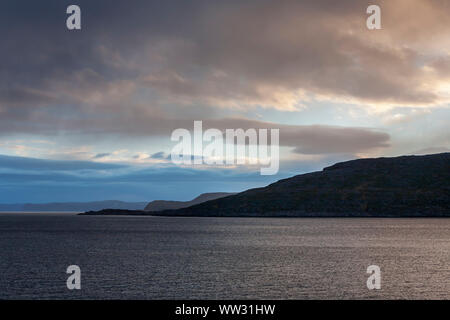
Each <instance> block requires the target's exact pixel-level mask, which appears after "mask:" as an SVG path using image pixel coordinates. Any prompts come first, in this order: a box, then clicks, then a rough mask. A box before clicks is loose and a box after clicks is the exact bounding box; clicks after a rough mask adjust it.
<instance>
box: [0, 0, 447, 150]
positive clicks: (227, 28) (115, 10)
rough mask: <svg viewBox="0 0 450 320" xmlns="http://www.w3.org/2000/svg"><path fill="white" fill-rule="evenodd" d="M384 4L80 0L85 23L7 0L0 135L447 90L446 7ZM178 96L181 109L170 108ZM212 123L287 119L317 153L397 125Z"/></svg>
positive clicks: (411, 100)
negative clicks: (378, 13) (377, 11)
mask: <svg viewBox="0 0 450 320" xmlns="http://www.w3.org/2000/svg"><path fill="white" fill-rule="evenodd" d="M376 3H379V4H380V5H381V7H382V10H383V11H382V13H383V30H380V31H379V32H378V31H377V32H370V31H368V30H366V28H365V19H366V17H367V16H366V14H365V9H366V6H367V4H366V3H359V2H358V3H355V1H350V0H348V1H347V0H342V1H331V0H330V1H283V0H281V1H280V0H278V1H244V2H243V1H220V2H219V1H164V2H163V1H133V2H127V1H114V2H112V1H82V0H80V1H77V4H78V5H80V7H81V8H82V30H81V31H68V30H67V29H66V28H65V19H66V14H65V9H66V7H67V6H68V5H69V4H72V2H71V1H59V0H58V1H56V0H54V1H23V0H15V1H12V0H8V1H2V4H1V5H0V27H1V28H0V36H1V37H2V50H1V51H0V61H1V64H2V67H1V71H0V134H10V133H23V132H26V133H41V134H54V133H55V132H61V131H66V132H71V133H73V132H75V133H81V132H82V133H86V134H96V135H100V134H105V135H107V134H118V135H129V136H134V135H150V136H164V137H167V136H168V135H170V132H171V130H173V129H175V128H179V127H181V128H191V127H192V120H193V119H194V118H192V117H189V116H188V115H189V112H188V111H187V110H188V109H189V107H190V106H198V105H201V106H208V107H209V106H210V107H211V109H213V108H214V107H216V109H217V107H220V108H244V109H245V108H248V107H252V106H264V107H270V108H277V109H280V110H291V109H292V108H294V107H295V104H296V103H297V102H299V101H300V102H301V101H302V99H306V97H309V96H310V95H317V96H319V97H321V98H325V99H331V100H333V99H338V98H343V99H350V100H352V101H356V102H357V103H360V104H364V103H366V102H368V103H375V104H377V103H380V104H390V103H394V104H426V105H429V104H435V103H439V102H441V97H440V96H439V94H438V93H437V92H435V91H433V88H434V87H435V84H436V82H437V81H439V80H440V79H447V78H449V74H450V71H449V70H450V69H449V68H448V65H449V64H448V61H449V60H448V57H447V56H440V57H438V58H436V57H435V56H434V55H432V54H428V50H433V48H434V46H435V43H436V42H439V41H440V40H441V41H443V40H442V39H444V40H445V35H448V34H449V30H450V21H449V17H448V15H446V14H445V12H446V11H445V10H442V8H448V5H447V4H446V3H445V2H443V1H426V2H425V1H419V0H414V1H403V0H399V1H395V3H394V2H392V1H376ZM407 9H410V10H407ZM413 22H414V23H415V24H418V25H420V26H421V27H420V28H412V27H411V23H413ZM430 39H433V41H431V40H430ZM421 48H425V49H423V50H422V49H421ZM425 67H428V68H425ZM427 70H428V71H427ZM430 70H431V71H430ZM167 104H170V105H171V106H173V108H175V109H176V112H174V113H175V114H176V116H172V117H171V116H169V115H167V114H166V113H167V110H166V109H165V108H164V107H165V106H166V105H167ZM189 110H190V109H189ZM201 115H202V117H203V120H206V119H209V118H213V116H212V115H213V111H211V110H208V108H207V107H205V108H204V111H203V112H201ZM216 118H217V117H216ZM188 119H190V120H188ZM197 119H198V120H202V119H201V118H197ZM243 121H244V123H243ZM245 121H247V122H245ZM210 123H211V127H217V128H219V129H221V128H239V127H243V128H249V127H251V128H259V127H262V126H269V128H270V127H278V128H280V129H281V142H282V144H283V145H285V146H289V147H292V148H294V150H295V151H296V152H300V153H308V154H316V153H339V152H358V151H361V150H368V149H371V148H378V147H386V146H387V145H388V144H389V136H388V135H387V134H385V133H381V132H378V131H376V130H372V129H365V128H345V127H332V126H286V125H278V124H267V123H264V122H257V121H253V120H242V119H241V120H237V119H220V120H214V121H210Z"/></svg>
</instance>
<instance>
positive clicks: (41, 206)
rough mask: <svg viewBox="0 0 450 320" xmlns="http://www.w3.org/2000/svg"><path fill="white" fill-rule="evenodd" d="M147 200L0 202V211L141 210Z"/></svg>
mask: <svg viewBox="0 0 450 320" xmlns="http://www.w3.org/2000/svg"><path fill="white" fill-rule="evenodd" d="M146 205H147V202H124V201H117V200H105V201H94V202H54V203H26V204H0V211H26V212H40V211H41V212H46V211H47V212H58V211H60V212H64V211H74V212H77V211H79V212H84V211H90V210H103V209H108V208H109V209H121V210H143V209H144V208H145V206H146Z"/></svg>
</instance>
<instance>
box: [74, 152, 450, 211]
mask: <svg viewBox="0 0 450 320" xmlns="http://www.w3.org/2000/svg"><path fill="white" fill-rule="evenodd" d="M81 215H154V216H200V217H450V153H441V154H432V155H424V156H401V157H395V158H376V159H357V160H351V161H346V162H340V163H337V164H334V165H332V166H330V167H327V168H324V169H323V170H322V171H317V172H312V173H307V174H301V175H297V176H294V177H292V178H288V179H283V180H280V181H278V182H275V183H273V184H270V185H268V186H266V187H263V188H256V189H250V190H247V191H244V192H241V193H238V194H235V195H230V196H226V197H223V198H219V199H215V200H209V201H206V202H203V203H200V204H195V205H192V206H189V207H186V208H180V209H173V210H163V211H141V210H116V209H106V210H101V211H89V212H86V213H82V214H81Z"/></svg>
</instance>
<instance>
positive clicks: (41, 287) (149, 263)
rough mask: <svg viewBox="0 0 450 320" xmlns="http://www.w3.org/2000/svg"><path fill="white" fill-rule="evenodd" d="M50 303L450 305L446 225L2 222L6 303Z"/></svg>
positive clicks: (0, 274)
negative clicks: (75, 277)
mask: <svg viewBox="0 0 450 320" xmlns="http://www.w3.org/2000/svg"><path fill="white" fill-rule="evenodd" d="M73 264H75V265H79V266H80V268H81V290H74V291H69V290H68V289H67V288H66V279H67V276H68V275H67V274H66V273H65V271H66V268H67V266H69V265H73ZM372 264H376V265H379V266H380V268H381V271H382V281H381V286H382V287H381V290H376V291H375V290H374V291H369V290H368V289H367V287H366V281H367V277H368V276H369V275H368V274H366V268H367V266H369V265H372ZM54 298H63V299H247V298H251V299H253V298H255V299H352V298H353V299H355V298H356V299H450V219H269V218H268V219H254V218H163V217H98V216H97V217H95V216H91V217H86V216H83V217H82V216H75V215H70V214H0V299H54Z"/></svg>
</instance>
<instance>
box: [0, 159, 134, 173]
mask: <svg viewBox="0 0 450 320" xmlns="http://www.w3.org/2000/svg"><path fill="white" fill-rule="evenodd" d="M124 167H126V166H125V165H120V164H111V163H99V162H91V161H63V160H48V159H34V158H25V157H13V156H5V155H0V168H2V169H15V170H31V171H41V170H43V171H46V170H50V171H76V170H112V169H121V168H124Z"/></svg>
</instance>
